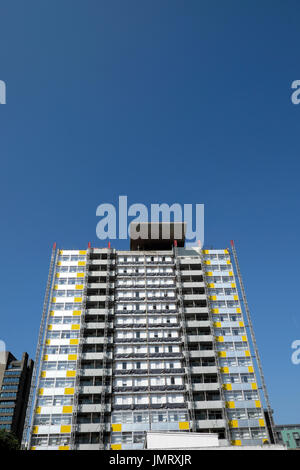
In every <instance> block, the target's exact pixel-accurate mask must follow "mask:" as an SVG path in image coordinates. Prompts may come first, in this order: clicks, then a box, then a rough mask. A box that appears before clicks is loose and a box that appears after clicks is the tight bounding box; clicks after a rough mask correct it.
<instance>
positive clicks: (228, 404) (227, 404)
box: [226, 401, 235, 408]
mask: <svg viewBox="0 0 300 470" xmlns="http://www.w3.org/2000/svg"><path fill="white" fill-rule="evenodd" d="M226 408H235V404H234V401H227V402H226Z"/></svg>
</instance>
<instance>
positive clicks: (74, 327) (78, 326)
mask: <svg viewBox="0 0 300 470" xmlns="http://www.w3.org/2000/svg"><path fill="white" fill-rule="evenodd" d="M71 330H80V325H72V326H71Z"/></svg>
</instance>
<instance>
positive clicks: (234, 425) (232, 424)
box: [228, 419, 239, 428]
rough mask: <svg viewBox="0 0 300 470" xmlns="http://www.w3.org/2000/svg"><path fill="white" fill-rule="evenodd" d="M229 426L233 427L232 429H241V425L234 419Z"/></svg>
mask: <svg viewBox="0 0 300 470" xmlns="http://www.w3.org/2000/svg"><path fill="white" fill-rule="evenodd" d="M228 424H229V427H231V428H238V427H239V423H238V420H237V419H232V420H231V421H229V422H228Z"/></svg>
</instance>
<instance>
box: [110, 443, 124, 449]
mask: <svg viewBox="0 0 300 470" xmlns="http://www.w3.org/2000/svg"><path fill="white" fill-rule="evenodd" d="M121 449H122V444H112V445H111V450H121Z"/></svg>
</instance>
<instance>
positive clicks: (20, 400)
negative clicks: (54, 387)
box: [0, 351, 33, 441]
mask: <svg viewBox="0 0 300 470" xmlns="http://www.w3.org/2000/svg"><path fill="white" fill-rule="evenodd" d="M32 370H33V361H32V360H31V359H29V357H28V354H27V353H26V352H24V353H23V355H22V359H21V360H17V359H16V358H15V357H14V356H13V354H12V353H11V352H9V351H7V352H1V363H0V429H5V430H7V431H9V432H12V433H13V434H14V435H15V436H16V437H17V438H18V439H19V441H21V439H22V434H23V427H24V421H25V413H26V407H27V403H28V396H29V390H30V383H31V376H32Z"/></svg>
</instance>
